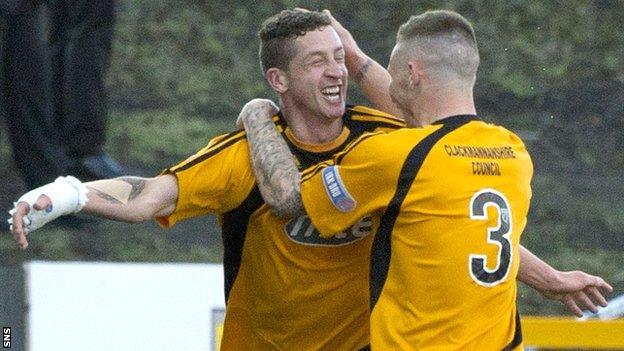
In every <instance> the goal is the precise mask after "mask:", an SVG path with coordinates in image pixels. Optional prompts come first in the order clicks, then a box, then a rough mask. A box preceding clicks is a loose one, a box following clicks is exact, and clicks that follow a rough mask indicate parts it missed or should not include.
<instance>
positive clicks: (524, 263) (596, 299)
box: [518, 246, 613, 317]
mask: <svg viewBox="0 0 624 351" xmlns="http://www.w3.org/2000/svg"><path fill="white" fill-rule="evenodd" d="M518 280H519V281H521V282H523V283H525V284H527V285H529V286H530V287H532V288H533V289H535V290H537V291H539V292H540V294H542V295H543V296H544V297H546V298H547V299H550V300H556V301H561V302H562V303H563V304H564V305H565V306H566V308H567V309H568V310H569V311H570V312H572V313H573V314H575V315H576V316H577V317H582V316H583V311H582V308H585V309H588V310H590V311H592V312H594V313H595V312H597V311H598V308H597V305H599V306H603V307H604V306H607V300H606V299H605V298H604V296H603V295H602V294H603V293H610V292H612V291H613V288H612V287H611V285H609V284H608V283H606V282H605V281H604V280H603V279H602V278H600V277H597V276H593V275H590V274H587V273H585V272H581V271H570V272H562V271H558V270H556V269H554V268H553V267H551V266H550V265H548V264H547V263H546V262H544V261H542V260H541V259H540V258H539V257H537V256H535V255H534V254H533V253H532V252H531V251H529V250H528V249H526V248H525V247H523V246H521V247H520V269H519V271H518Z"/></svg>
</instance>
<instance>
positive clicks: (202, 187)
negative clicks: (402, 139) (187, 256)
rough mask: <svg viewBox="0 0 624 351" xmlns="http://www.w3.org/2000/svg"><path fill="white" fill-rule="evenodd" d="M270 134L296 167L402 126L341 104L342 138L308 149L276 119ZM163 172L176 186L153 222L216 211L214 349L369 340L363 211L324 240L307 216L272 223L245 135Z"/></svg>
mask: <svg viewBox="0 0 624 351" xmlns="http://www.w3.org/2000/svg"><path fill="white" fill-rule="evenodd" d="M274 121H275V124H276V127H277V129H278V130H279V131H280V132H281V134H282V135H283V136H284V138H285V140H286V141H287V143H288V145H289V147H290V149H291V150H292V151H293V153H294V154H295V157H296V160H297V162H298V165H299V167H300V170H304V169H306V168H308V167H311V166H313V165H315V164H316V163H318V162H323V161H327V160H330V159H331V158H332V157H333V155H334V154H335V153H336V152H339V151H341V150H342V149H343V148H344V146H345V145H347V144H349V143H350V142H352V141H353V140H355V139H356V138H358V137H359V136H361V135H362V134H364V133H366V132H372V131H376V130H392V129H397V128H400V127H402V126H404V124H403V122H402V121H401V120H399V119H396V118H394V117H392V116H389V115H386V114H384V113H382V112H380V111H376V110H372V109H369V108H365V107H360V106H355V107H352V106H350V107H348V109H347V111H346V113H345V116H344V128H343V131H342V133H341V134H340V136H339V137H338V138H336V139H335V140H334V141H333V142H330V143H327V144H325V145H307V144H305V143H302V142H300V141H298V140H297V139H296V138H295V137H294V135H293V134H292V133H291V131H290V129H289V128H288V126H287V124H286V122H285V121H284V119H283V118H282V116H281V115H276V116H274ZM165 173H169V174H174V175H175V176H176V177H177V180H178V186H179V198H178V202H177V205H176V209H175V211H174V212H173V213H172V214H171V215H170V216H168V217H163V218H158V219H157V220H158V221H159V223H161V224H162V225H164V226H171V225H173V224H174V223H176V222H177V221H179V220H182V219H185V218H190V217H195V216H200V215H203V214H207V213H217V214H219V216H220V221H221V225H222V236H223V244H224V257H223V264H224V270H225V296H226V306H227V307H226V316H225V322H224V328H223V338H222V346H221V349H222V350H237V351H238V350H358V349H360V348H362V347H365V346H366V345H368V342H369V317H370V313H369V305H368V263H369V258H368V257H369V253H370V248H371V244H372V236H371V235H370V234H371V232H372V230H373V228H374V227H376V226H378V220H377V221H375V220H374V219H373V218H372V217H371V216H367V215H363V216H362V217H361V218H360V219H359V220H358V221H356V223H355V225H353V226H351V227H350V228H345V230H343V231H341V233H334V234H336V235H335V236H333V237H332V238H322V237H321V236H320V235H319V234H318V231H317V230H316V229H315V228H314V227H313V226H312V225H311V222H310V220H309V219H308V218H307V216H301V217H298V218H294V219H291V220H287V221H284V220H280V219H278V218H277V217H275V216H274V215H273V214H272V213H271V212H270V211H269V209H268V207H267V206H266V205H265V204H264V202H263V200H262V198H261V196H260V192H259V191H258V187H257V186H256V183H255V179H254V175H253V171H252V168H251V164H250V160H249V152H248V145H247V140H246V136H245V132H244V131H240V132H235V133H231V134H227V135H223V136H220V137H217V138H215V139H213V140H212V141H211V142H210V143H209V144H208V146H206V147H205V148H204V149H202V150H201V151H199V152H198V153H197V154H196V155H194V156H191V157H190V158H189V159H187V160H186V161H183V162H181V163H180V164H178V165H176V166H174V167H171V168H169V169H167V170H166V171H165Z"/></svg>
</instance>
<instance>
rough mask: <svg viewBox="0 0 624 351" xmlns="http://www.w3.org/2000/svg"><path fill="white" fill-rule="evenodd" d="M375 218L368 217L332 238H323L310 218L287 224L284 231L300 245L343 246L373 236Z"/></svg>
mask: <svg viewBox="0 0 624 351" xmlns="http://www.w3.org/2000/svg"><path fill="white" fill-rule="evenodd" d="M372 227H373V218H372V216H371V215H367V216H365V217H364V218H362V219H360V220H359V221H358V222H357V223H355V224H354V225H353V226H352V227H351V228H349V229H347V230H345V231H344V232H342V233H338V234H336V235H334V236H332V237H330V238H323V237H321V235H320V233H319V232H318V230H316V228H314V226H313V225H312V221H311V220H310V218H308V216H300V217H297V218H294V219H292V220H290V221H289V222H287V223H286V225H285V226H284V231H285V232H286V235H288V238H289V239H290V240H292V241H294V242H296V243H298V244H303V245H313V246H341V245H347V244H351V243H354V242H356V241H358V240H360V239H362V238H364V237H366V236H368V235H370V234H371V232H372V230H373V228H372Z"/></svg>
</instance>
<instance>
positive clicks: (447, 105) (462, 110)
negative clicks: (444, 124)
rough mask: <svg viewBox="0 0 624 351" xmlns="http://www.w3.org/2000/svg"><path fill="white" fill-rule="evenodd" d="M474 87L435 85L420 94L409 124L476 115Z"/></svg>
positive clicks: (422, 124)
mask: <svg viewBox="0 0 624 351" xmlns="http://www.w3.org/2000/svg"><path fill="white" fill-rule="evenodd" d="M476 114H477V109H476V108H475V104H474V97H473V93H472V88H470V89H461V88H460V89H458V88H450V87H448V86H439V87H433V88H431V89H429V90H428V91H427V93H423V94H421V95H420V97H419V98H418V99H416V101H414V104H413V105H412V117H413V118H410V119H409V120H408V121H407V123H408V126H410V127H414V126H425V125H429V124H432V123H434V122H436V121H439V120H441V119H443V118H446V117H450V116H456V115H476Z"/></svg>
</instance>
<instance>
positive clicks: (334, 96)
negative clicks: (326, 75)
mask: <svg viewBox="0 0 624 351" xmlns="http://www.w3.org/2000/svg"><path fill="white" fill-rule="evenodd" d="M321 94H323V96H324V97H325V98H326V99H327V100H329V101H331V102H338V101H340V86H339V85H334V86H331V87H327V88H323V89H322V90H321Z"/></svg>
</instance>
